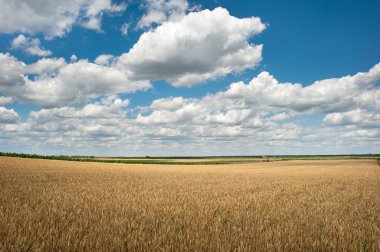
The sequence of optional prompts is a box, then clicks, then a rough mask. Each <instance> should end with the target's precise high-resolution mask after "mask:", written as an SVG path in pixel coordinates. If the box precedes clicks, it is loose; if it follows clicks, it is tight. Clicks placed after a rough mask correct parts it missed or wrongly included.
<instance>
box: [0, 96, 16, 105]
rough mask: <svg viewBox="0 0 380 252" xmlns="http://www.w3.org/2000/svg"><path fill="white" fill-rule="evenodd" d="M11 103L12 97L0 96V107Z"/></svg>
mask: <svg viewBox="0 0 380 252" xmlns="http://www.w3.org/2000/svg"><path fill="white" fill-rule="evenodd" d="M10 103H13V98H12V97H6V96H0V106H4V105H6V104H10Z"/></svg>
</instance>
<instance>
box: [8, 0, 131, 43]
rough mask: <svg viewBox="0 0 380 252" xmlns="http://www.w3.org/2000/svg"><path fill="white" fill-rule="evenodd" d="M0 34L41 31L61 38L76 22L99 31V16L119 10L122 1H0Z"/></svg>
mask: <svg viewBox="0 0 380 252" xmlns="http://www.w3.org/2000/svg"><path fill="white" fill-rule="evenodd" d="M0 6H1V8H0V33H8V34H11V33H14V32H22V33H28V34H32V35H34V34H37V33H42V34H44V35H45V36H46V38H48V39H51V38H54V37H61V36H63V35H65V34H66V33H68V32H70V30H71V28H72V26H73V25H74V24H76V23H78V24H80V25H82V26H84V27H86V28H89V29H94V30H100V29H101V28H100V27H101V19H102V16H103V15H104V14H106V13H115V12H122V11H124V10H125V7H126V6H125V5H124V4H113V3H112V0H90V1H87V0H67V1H60V0H49V1H48V0H35V1H29V0H12V1H8V0H0Z"/></svg>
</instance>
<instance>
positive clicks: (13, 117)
mask: <svg viewBox="0 0 380 252" xmlns="http://www.w3.org/2000/svg"><path fill="white" fill-rule="evenodd" d="M19 120H20V118H19V116H18V114H17V113H16V111H14V109H7V108H4V107H0V124H15V123H18V122H19Z"/></svg>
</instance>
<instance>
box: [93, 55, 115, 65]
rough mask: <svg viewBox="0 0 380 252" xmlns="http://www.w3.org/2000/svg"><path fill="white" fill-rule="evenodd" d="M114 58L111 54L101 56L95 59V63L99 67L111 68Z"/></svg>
mask: <svg viewBox="0 0 380 252" xmlns="http://www.w3.org/2000/svg"><path fill="white" fill-rule="evenodd" d="M114 59H115V57H114V56H113V55H111V54H101V55H99V56H98V57H97V58H96V59H95V61H94V62H95V63H96V64H98V65H101V66H111V65H112V61H113V60H114Z"/></svg>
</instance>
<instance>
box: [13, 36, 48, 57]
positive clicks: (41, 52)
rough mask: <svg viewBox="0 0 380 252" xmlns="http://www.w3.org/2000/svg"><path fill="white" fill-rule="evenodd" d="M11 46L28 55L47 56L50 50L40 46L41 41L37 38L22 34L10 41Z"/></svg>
mask: <svg viewBox="0 0 380 252" xmlns="http://www.w3.org/2000/svg"><path fill="white" fill-rule="evenodd" d="M11 48H12V49H16V50H22V51H24V52H25V53H27V54H29V55H34V56H40V57H44V56H49V55H51V54H52V52H51V51H49V50H45V49H44V48H41V42H40V40H39V39H37V38H34V39H32V38H27V37H25V36H24V35H22V34H20V35H18V36H17V37H16V38H15V39H14V40H13V41H12V43H11Z"/></svg>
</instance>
